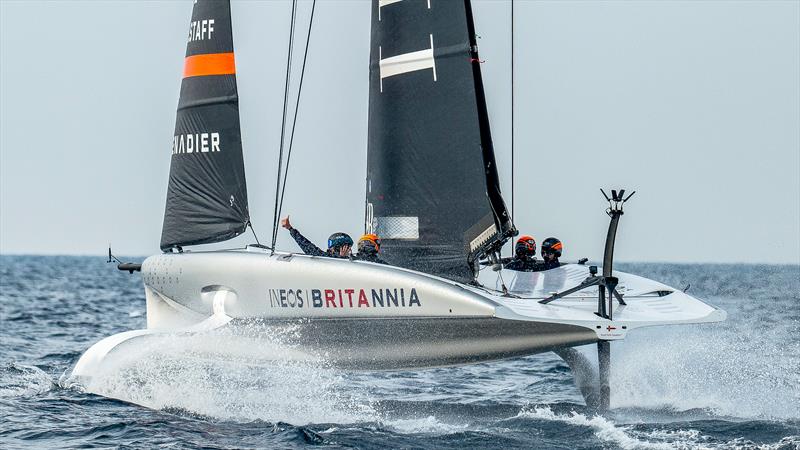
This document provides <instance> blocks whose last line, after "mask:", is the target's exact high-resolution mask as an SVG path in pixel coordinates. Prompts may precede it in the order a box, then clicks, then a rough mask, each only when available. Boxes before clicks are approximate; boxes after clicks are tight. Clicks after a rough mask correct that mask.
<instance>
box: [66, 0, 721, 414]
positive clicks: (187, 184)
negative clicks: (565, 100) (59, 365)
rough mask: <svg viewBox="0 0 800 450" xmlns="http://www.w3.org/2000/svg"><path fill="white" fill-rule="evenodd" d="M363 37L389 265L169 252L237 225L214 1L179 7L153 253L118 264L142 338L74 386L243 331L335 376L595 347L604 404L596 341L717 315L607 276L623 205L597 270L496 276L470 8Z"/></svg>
mask: <svg viewBox="0 0 800 450" xmlns="http://www.w3.org/2000/svg"><path fill="white" fill-rule="evenodd" d="M371 34H372V35H371V55H370V67H369V73H370V82H369V136H368V155H367V166H368V173H367V183H366V213H365V216H366V220H365V231H367V232H373V233H377V234H378V235H379V236H380V237H381V238H382V241H383V245H382V257H383V258H385V259H386V260H387V261H388V262H389V263H390V264H391V265H380V264H374V263H370V262H364V261H356V260H347V259H334V258H325V257H315V256H306V255H302V254H295V253H290V252H281V251H276V250H275V249H274V248H269V247H266V246H262V245H258V244H256V245H248V246H247V247H246V248H244V249H234V250H224V251H189V250H184V247H187V246H191V245H196V244H206V243H214V242H220V241H225V240H227V239H230V238H233V237H235V236H238V235H240V234H242V233H243V232H245V231H246V229H247V227H248V225H250V215H249V208H248V201H247V189H246V183H245V173H244V162H243V156H242V155H243V153H242V142H241V134H240V128H239V111H238V92H237V86H236V68H235V64H234V53H233V39H232V33H231V15H230V3H229V1H220V0H197V1H196V2H195V4H194V7H193V12H192V24H191V27H190V35H189V40H188V44H187V50H186V59H185V68H184V73H183V80H182V84H181V93H180V100H179V103H178V112H177V120H176V125H175V137H174V140H173V145H172V160H171V169H170V176H169V189H168V193H167V201H166V210H165V215H164V225H163V231H162V236H161V249H162V250H163V253H161V254H158V255H154V256H151V257H149V258H147V259H146V260H145V261H144V263H143V264H141V266H139V265H135V264H127V265H121V266H120V268H121V269H124V270H130V271H131V272H133V271H137V270H141V275H142V279H143V282H144V290H145V296H146V303H147V329H146V330H136V331H130V332H126V333H121V334H118V335H115V336H111V337H109V338H106V339H104V340H102V341H100V342H99V343H97V344H95V345H94V346H93V347H92V348H90V349H89V350H88V351H87V352H86V353H85V354H84V355H83V356H82V358H81V359H80V360H79V361H78V363H77V364H76V367H75V369H74V371H73V373H74V374H76V375H79V376H91V374H92V373H93V371H94V370H95V369H96V367H97V365H98V364H101V363H102V361H103V360H104V358H106V357H107V356H108V355H109V354H111V353H112V352H113V351H114V350H115V349H116V348H119V347H120V346H121V345H122V344H123V343H125V344H126V345H129V344H130V343H131V342H134V341H135V340H136V339H137V338H139V337H142V336H147V335H151V334H158V333H174V332H186V331H189V332H192V331H203V330H212V329H215V328H219V327H230V326H231V325H232V324H234V323H236V322H238V321H253V320H255V321H259V322H261V323H266V324H270V323H275V324H287V323H290V324H295V325H296V326H297V331H296V337H295V339H294V341H295V342H296V343H297V345H296V346H295V348H294V349H293V353H292V355H293V356H292V357H297V358H309V359H313V358H324V359H325V360H326V361H327V362H329V363H332V364H334V365H337V366H341V367H347V368H353V369H408V368H421V367H432V366H442V365H454V364H467V363H474V362H479V361H487V360H496V359H501V358H509V357H515V356H522V355H530V354H534V353H539V352H545V351H561V352H562V354H568V353H564V349H569V348H570V347H574V346H579V345H584V344H591V343H597V344H598V350H599V354H600V366H601V375H603V377H604V379H603V380H601V384H603V387H604V392H601V394H602V398H601V399H600V400H599V403H600V405H601V406H607V405H608V390H607V383H608V364H609V357H610V348H609V342H610V341H613V340H621V339H624V338H625V336H626V334H627V333H628V331H630V330H633V329H635V328H639V327H644V326H652V325H671V324H686V323H704V322H715V321H722V320H724V319H725V313H724V312H723V311H721V310H719V309H716V308H714V307H712V306H709V305H707V304H705V303H703V302H701V301H699V300H697V299H695V298H693V297H692V296H690V295H687V294H686V293H685V292H682V291H680V290H676V289H673V288H671V287H669V286H666V285H664V284H661V283H658V282H655V281H652V280H648V279H645V278H642V277H638V276H635V275H630V274H626V273H622V272H616V271H613V270H612V264H613V248H614V239H615V236H616V229H617V224H618V222H619V219H620V216H621V215H622V205H623V203H624V202H625V201H626V200H627V199H628V198H630V196H628V197H625V196H624V191H620V192H617V191H613V192H612V195H611V196H610V197H607V200H608V201H609V204H610V207H609V209H608V211H607V212H608V214H609V215H610V216H611V225H610V227H609V229H608V237H607V241H606V249H605V258H604V264H603V267H602V268H600V269H598V268H597V267H595V266H587V265H584V264H566V265H563V266H562V267H559V268H556V269H552V270H548V271H544V272H535V273H525V272H513V271H509V270H505V269H501V266H500V265H499V260H500V258H499V252H500V250H501V248H502V246H503V244H504V243H506V242H507V241H508V240H509V239H511V238H512V237H513V236H514V235H515V234H516V233H517V232H516V229H515V227H514V224H513V223H512V220H511V217H510V214H509V212H508V210H507V208H506V205H505V203H504V201H503V197H502V195H501V192H500V188H499V185H500V183H499V177H498V173H497V168H496V164H495V157H494V149H493V146H492V138H491V133H490V126H489V125H490V124H489V122H490V121H489V115H488V113H487V108H486V101H485V98H484V91H483V83H482V80H481V67H480V64H479V61H480V60H479V58H478V48H477V45H476V41H475V30H474V25H473V18H472V12H471V6H470V1H469V0H448V1H437V0H428V1H424V0H420V1H416V0H414V1H412V0H406V1H401V0H373V1H372V31H371ZM490 266H493V268H494V269H495V270H486V269H488V268H489V267H490ZM598 271H599V272H600V274H599V275H598ZM504 280H505V281H507V282H508V284H506V282H505V281H504Z"/></svg>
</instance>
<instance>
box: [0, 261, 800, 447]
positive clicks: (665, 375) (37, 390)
mask: <svg viewBox="0 0 800 450" xmlns="http://www.w3.org/2000/svg"><path fill="white" fill-rule="evenodd" d="M0 258H6V259H3V261H4V264H3V265H2V267H0V270H2V275H3V276H2V277H0V285H2V286H0V295H2V296H3V299H2V301H0V318H1V319H2V327H0V339H1V340H2V342H3V344H4V345H2V346H0V356H2V361H3V365H2V366H0V417H3V418H4V420H0V447H3V448H17V447H31V446H33V447H39V448H47V447H52V448H64V447H81V446H115V445H119V444H120V443H123V442H125V443H130V445H131V446H133V447H137V446H138V447H148V448H151V447H156V446H174V447H193V448H194V447H200V446H214V447H222V448H224V447H272V448H274V447H280V448H286V447H295V446H305V445H307V444H309V443H310V444H325V445H333V446H343V447H350V446H355V447H361V448H364V447H366V448H369V447H385V446H390V447H415V448H426V447H429V448H458V449H462V448H464V447H481V448H489V447H493V448H531V447H538V448H551V447H560V448H626V449H628V448H657V449H660V448H714V449H716V448H724V449H734V448H742V449H745V448H747V449H751V448H763V449H781V450H784V449H796V448H800V410H799V409H798V408H797V406H796V405H797V404H800V397H798V395H799V394H798V393H799V392H800V379H798V373H799V372H800V370H798V367H800V348H798V345H800V344H798V342H799V341H800V340H798V339H797V338H796V336H798V335H799V334H798V333H800V327H799V326H798V323H800V322H799V321H800V281H798V280H800V267H795V266H792V267H784V268H780V267H778V268H775V267H760V266H680V265H655V264H652V265H651V264H637V265H633V266H630V265H629V266H628V267H622V265H620V266H621V267H620V268H621V269H622V270H626V271H629V272H634V273H640V274H642V275H644V276H647V277H650V278H654V279H657V280H660V281H664V282H666V283H668V284H670V285H674V286H685V285H686V284H688V283H689V282H691V284H692V286H693V287H692V293H693V294H695V295H697V296H698V297H699V298H704V299H707V300H708V301H709V302H710V303H712V304H715V305H717V306H720V307H722V308H724V309H726V310H727V311H728V313H729V319H728V321H727V322H725V323H721V324H716V325H713V326H681V327H663V328H652V329H645V330H637V331H636V332H635V333H631V334H630V336H629V337H628V338H627V339H626V340H625V341H624V342H622V343H614V344H613V345H612V379H611V381H612V407H613V409H612V411H610V412H609V413H607V414H604V415H603V416H596V415H594V414H593V413H592V412H591V411H589V410H588V409H586V408H585V407H584V406H583V400H582V398H581V397H580V394H579V392H578V391H577V389H576V388H575V386H574V384H573V381H572V376H571V373H570V372H569V369H568V367H567V366H566V364H564V363H563V362H562V361H561V360H560V359H559V358H558V357H556V356H555V355H553V354H552V353H547V354H541V355H535V356H531V357H526V358H517V359H513V360H507V361H500V362H495V363H487V364H478V365H472V366H464V367H452V368H439V369H430V370H420V371H408V372H347V371H342V370H338V369H335V368H333V367H330V366H328V365H327V364H326V363H325V361H324V360H319V359H313V358H306V359H303V358H302V357H301V356H303V355H298V354H297V353H296V352H297V349H296V348H294V347H293V346H292V345H291V343H292V342H293V339H294V337H295V336H294V334H293V332H294V331H293V329H292V328H291V327H285V328H278V329H275V328H273V329H261V328H258V327H257V326H256V327H255V328H254V329H247V328H245V329H244V330H242V329H238V330H236V331H233V330H218V331H215V332H211V333H205V334H195V335H163V336H155V337H152V336H151V337H149V338H148V339H145V340H141V341H138V342H136V343H135V345H130V346H128V345H126V346H124V347H122V348H121V350H122V351H120V352H119V354H115V355H114V357H113V358H111V359H109V361H108V364H107V365H104V366H103V367H102V368H101V370H98V371H97V372H96V373H94V374H93V377H92V378H91V379H89V380H78V379H70V378H69V377H68V376H65V377H64V378H63V381H62V382H61V383H55V380H57V379H59V377H60V376H61V374H62V373H63V372H64V371H65V370H67V369H68V367H70V366H71V365H72V364H74V362H75V361H76V360H77V358H78V357H80V355H81V354H82V353H83V352H84V351H85V350H86V349H87V348H89V347H90V346H91V345H92V344H93V343H94V342H97V341H98V340H100V339H102V338H103V337H106V336H109V335H112V334H115V333H119V332H121V331H125V330H130V329H139V328H143V327H144V320H145V317H144V316H143V315H142V314H140V313H130V312H131V311H134V312H137V311H139V312H141V311H143V310H144V309H143V308H144V306H143V296H142V292H141V284H140V280H139V279H138V278H136V277H128V276H127V275H125V276H121V275H120V274H118V273H116V271H108V270H106V269H107V268H106V267H105V266H104V265H103V264H102V263H95V262H94V260H91V259H87V258H27V257H26V258H16V257H15V258H8V257H0ZM75 266H81V267H83V268H84V270H82V271H79V272H77V273H76V272H75V271H74V270H71V269H69V268H71V267H75ZM252 334H257V335H258V336H259V337H260V339H259V341H257V342H256V341H254V340H253V339H251V338H250V337H248V336H250V335H252ZM262 338H266V339H262ZM581 351H584V352H586V353H588V354H591V357H592V358H594V348H593V347H592V346H587V347H586V348H584V349H581ZM222 354H224V355H225V356H224V357H222V356H221V355H222ZM297 359H299V360H300V362H297V361H294V360H297ZM292 361H294V362H292ZM75 383H79V384H78V386H80V388H75V386H76V384H75ZM89 392H91V393H98V394H100V395H102V396H103V397H98V396H95V395H92V394H89ZM110 398H113V399H120V400H124V402H120V401H116V400H110ZM138 405H143V406H145V408H143V407H141V406H138Z"/></svg>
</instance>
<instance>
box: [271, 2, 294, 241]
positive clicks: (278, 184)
mask: <svg viewBox="0 0 800 450" xmlns="http://www.w3.org/2000/svg"><path fill="white" fill-rule="evenodd" d="M296 18H297V0H292V22H291V25H290V26H289V51H288V54H287V57H286V84H285V85H284V90H283V120H282V121H281V143H280V147H279V150H278V176H277V177H276V178H277V180H276V182H275V209H274V215H273V216H272V245H271V248H272V251H273V252H274V251H275V241H277V240H278V221H279V220H280V217H278V196H279V195H280V189H281V169H282V167H283V146H284V140H285V139H284V137H285V135H286V112H287V109H288V106H289V85H290V82H291V75H292V48H293V47H294V24H295V19H296Z"/></svg>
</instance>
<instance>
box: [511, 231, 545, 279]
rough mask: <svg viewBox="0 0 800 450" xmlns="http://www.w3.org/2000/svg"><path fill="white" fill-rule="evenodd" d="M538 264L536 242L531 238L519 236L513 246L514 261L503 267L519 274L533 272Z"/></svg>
mask: <svg viewBox="0 0 800 450" xmlns="http://www.w3.org/2000/svg"><path fill="white" fill-rule="evenodd" d="M538 266H539V262H538V261H536V240H535V239H533V236H528V235H525V236H520V238H519V239H517V244H516V245H515V246H514V259H512V260H511V261H510V262H508V263H507V264H506V265H505V268H506V269H510V270H516V271H519V272H535V271H536V270H541V269H538V268H537V267H538Z"/></svg>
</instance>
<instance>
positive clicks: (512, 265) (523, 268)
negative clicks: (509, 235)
mask: <svg viewBox="0 0 800 450" xmlns="http://www.w3.org/2000/svg"><path fill="white" fill-rule="evenodd" d="M539 265H540V262H539V261H537V260H535V259H532V258H518V257H516V256H515V257H514V259H512V260H511V262H509V263H507V264H506V265H505V267H504V268H505V269H509V270H516V271H518V272H536V271H538V270H542V269H539V268H538V267H539Z"/></svg>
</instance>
